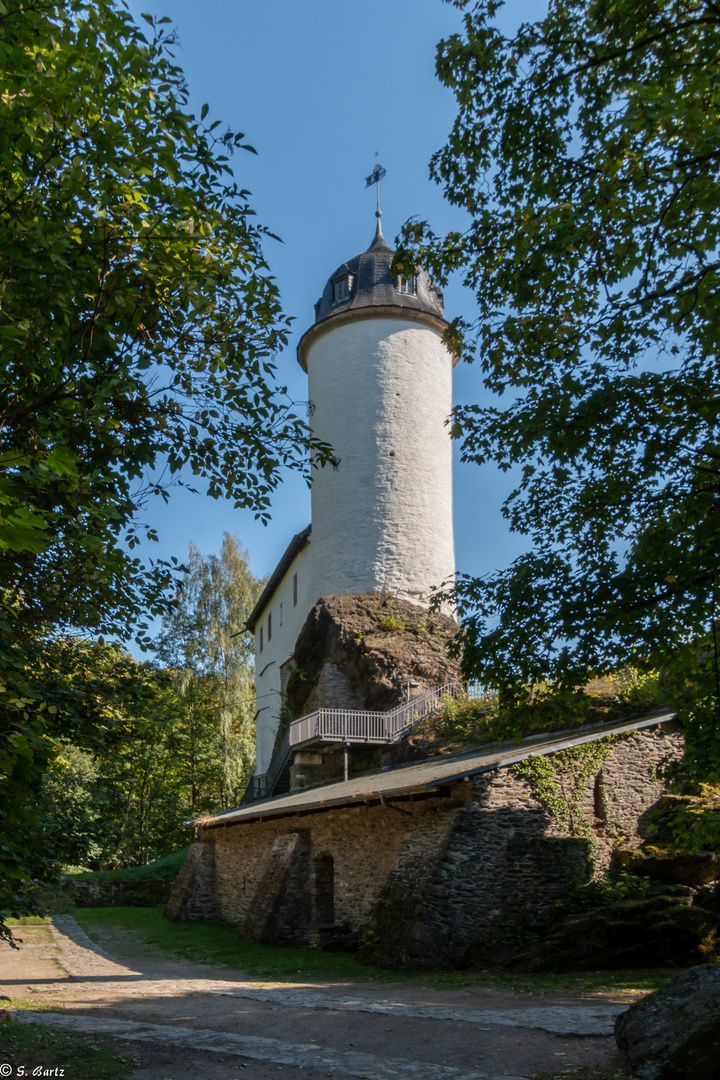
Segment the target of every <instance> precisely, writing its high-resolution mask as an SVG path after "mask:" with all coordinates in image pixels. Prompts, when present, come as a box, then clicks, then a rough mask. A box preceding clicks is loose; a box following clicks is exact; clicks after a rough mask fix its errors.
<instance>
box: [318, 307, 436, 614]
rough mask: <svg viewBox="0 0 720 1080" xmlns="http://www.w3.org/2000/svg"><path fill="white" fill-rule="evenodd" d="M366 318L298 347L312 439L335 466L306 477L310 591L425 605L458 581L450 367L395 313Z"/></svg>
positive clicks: (411, 322) (432, 342)
mask: <svg viewBox="0 0 720 1080" xmlns="http://www.w3.org/2000/svg"><path fill="white" fill-rule="evenodd" d="M368 316H369V317H368ZM368 316H365V317H360V318H357V317H356V318H355V319H352V320H351V321H347V322H343V323H341V324H340V325H337V326H335V327H332V328H327V330H326V331H325V332H324V333H322V334H321V335H320V336H319V337H318V338H317V339H316V340H315V341H313V342H312V343H309V346H308V350H307V370H308V378H309V397H310V402H311V425H312V429H313V434H314V435H315V436H317V438H319V439H322V440H323V441H324V442H328V443H330V445H331V446H332V447H333V452H334V455H335V457H336V458H337V459H338V460H339V464H338V466H337V468H333V467H332V466H330V465H327V466H325V467H324V468H322V469H315V470H314V473H313V482H312V543H311V546H310V550H311V560H312V566H311V574H312V581H313V585H314V589H313V591H314V593H315V594H316V598H317V597H319V596H321V595H324V594H343V593H361V592H372V591H374V590H376V591H379V592H388V591H392V592H394V593H396V594H397V595H398V596H400V597H402V598H404V599H407V600H411V601H413V602H414V603H419V604H426V603H427V602H428V599H429V595H430V593H431V591H432V589H433V588H436V587H438V586H439V585H441V584H442V583H443V581H446V580H447V579H448V578H450V577H451V576H452V575H453V574H454V572H455V555H454V544H453V527H452V455H451V440H450V433H449V428H448V426H447V425H446V420H447V418H448V416H449V414H450V409H451V400H452V367H453V360H452V357H451V355H450V353H449V351H448V350H447V348H446V347H445V345H444V344H443V342H442V338H441V334H440V331H439V330H438V329H435V328H433V327H432V326H430V325H427V324H426V323H424V322H421V321H418V320H417V319H413V318H412V317H411V318H407V317H405V315H404V314H403V313H401V312H398V314H397V316H394V315H393V316H390V317H383V316H379V315H378V314H375V313H373V314H372V315H370V313H369V312H368Z"/></svg>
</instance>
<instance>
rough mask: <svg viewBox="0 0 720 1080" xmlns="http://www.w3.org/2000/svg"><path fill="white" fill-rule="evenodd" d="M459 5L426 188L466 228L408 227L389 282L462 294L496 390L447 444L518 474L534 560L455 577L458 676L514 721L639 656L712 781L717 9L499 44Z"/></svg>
mask: <svg viewBox="0 0 720 1080" xmlns="http://www.w3.org/2000/svg"><path fill="white" fill-rule="evenodd" d="M455 2H456V6H457V7H458V8H460V9H461V10H462V12H463V30H462V32H461V33H458V34H457V35H454V36H452V37H450V38H448V39H447V40H446V41H443V42H441V44H440V46H439V48H438V54H437V71H438V75H439V77H440V79H441V81H442V82H443V83H444V84H445V85H446V86H448V87H450V88H451V89H452V91H453V93H454V94H455V97H456V99H457V105H458V113H457V119H456V121H455V123H454V126H453V129H452V133H451V135H450V138H449V139H448V142H447V145H446V146H444V147H443V148H442V149H441V150H440V151H439V152H438V153H437V154H436V155H435V156H434V158H433V160H432V163H431V173H432V176H433V177H434V178H435V180H436V181H437V182H438V183H440V184H441V185H442V186H443V189H444V192H445V195H446V197H447V198H448V200H449V201H450V202H451V203H453V204H455V205H456V206H458V207H462V208H463V209H464V210H465V211H466V212H467V214H468V215H469V225H468V227H467V229H466V230H465V231H464V232H460V231H458V232H453V233H450V234H448V235H446V236H439V235H436V234H435V233H433V231H432V230H431V228H430V227H429V226H428V224H427V223H424V222H410V223H409V224H408V225H407V226H406V227H405V229H404V235H403V240H404V243H405V246H406V252H405V253H401V254H400V256H398V258H397V267H398V269H399V270H402V268H403V260H405V261H406V262H407V264H408V265H411V264H412V263H413V262H414V261H415V260H418V261H421V262H422V263H423V264H424V265H425V266H426V267H427V268H428V270H430V271H431V273H433V274H434V275H435V277H436V278H437V279H438V280H439V281H440V282H445V281H446V280H447V279H448V277H449V275H450V274H451V273H452V272H453V271H459V272H460V274H461V276H462V279H463V281H464V283H465V285H467V286H468V287H469V288H470V289H472V291H473V293H474V296H475V300H476V304H477V316H476V319H475V320H474V321H462V320H458V321H457V322H456V323H455V324H454V325H453V327H452V328H451V333H450V335H449V336H450V338H451V339H453V340H454V341H455V343H456V344H457V343H458V342H459V341H464V344H465V346H466V349H468V350H470V351H472V349H473V348H476V349H477V352H478V355H479V357H480V365H481V368H482V372H483V375H484V384H485V387H486V389H487V390H488V391H491V392H493V393H494V394H495V395H497V396H496V398H495V400H494V402H492V403H490V404H477V405H471V406H467V407H463V408H459V409H457V410H456V412H455V415H454V434H455V435H456V436H458V437H460V438H461V439H462V453H463V457H464V459H465V460H466V461H475V462H485V461H490V460H493V461H495V462H497V463H498V464H499V465H500V467H501V468H503V469H510V468H511V467H513V466H516V467H521V480H520V484H519V486H518V488H517V490H516V491H515V492H514V494H513V495H512V496H511V497H510V499H509V500H508V502H507V504H506V508H505V510H506V514H507V517H508V519H509V521H510V524H511V526H512V527H513V528H514V529H515V530H517V531H519V532H521V533H524V534H526V535H527V536H528V537H529V538H530V540H531V542H532V550H531V551H530V553H528V554H527V555H525V556H523V557H521V558H519V559H518V560H516V561H515V563H513V565H512V566H511V567H510V568H509V569H508V570H504V571H501V572H494V573H490V574H488V575H487V576H486V577H483V578H481V579H474V580H473V579H468V578H465V579H463V580H462V581H461V582H460V585H459V589H458V595H459V603H460V609H461V612H462V614H463V618H464V638H465V649H466V653H465V655H466V663H467V666H468V669H469V671H470V673H472V674H473V675H475V676H476V677H479V678H480V679H483V680H484V681H486V682H489V683H494V684H495V685H499V686H501V687H502V688H503V691H504V693H505V695H506V700H508V701H509V702H512V701H522V700H525V699H526V695H527V693H528V687H532V686H533V685H537V684H538V683H540V682H541V681H542V680H550V681H551V682H552V684H553V685H554V686H555V687H556V688H558V690H560V689H562V688H565V689H570V688H572V687H576V686H578V685H582V684H583V682H584V681H585V680H586V679H587V678H588V677H589V676H590V675H592V674H595V673H598V672H602V671H608V670H612V669H613V668H615V667H617V666H620V665H623V664H626V663H628V662H637V661H638V658H640V659H642V658H644V659H645V660H646V661H647V662H648V663H655V664H656V665H659V666H660V667H661V669H662V670H664V671H665V672H666V673H667V674H668V677H669V683H670V684H671V689H673V688H674V690H673V692H675V694H676V698H677V700H678V701H681V702H684V704H683V706H682V707H683V714H684V716H685V719H686V720H687V721H688V723H689V727H688V733H689V736H690V753H689V755H688V758H687V760H686V766H690V765H692V763H694V767H696V769H697V770H698V771H699V772H701V773H705V774H707V773H711V774H714V775H718V773H720V752H719V750H718V739H717V738H716V737H715V736H716V734H717V724H718V720H719V719H720V717H719V714H718V709H719V705H720V694H719V693H718V691H719V688H720V680H719V678H718V650H717V622H716V619H717V607H718V597H717V595H716V592H717V589H718V585H719V584H720V582H719V580H718V575H719V569H718V551H719V550H720V528H719V523H720V435H719V432H718V414H719V411H720V392H719V391H720V365H719V364H718V355H719V351H720V350H719V346H720V251H719V249H718V248H719V240H720V217H719V216H718V206H720V77H719V75H718V65H717V58H718V55H720V7H718V6H717V4H715V3H713V2H711V0H650V2H648V3H643V4H636V3H634V2H632V0H593V2H589V3H588V2H585V0H551V3H550V5H549V10H548V14H547V16H546V17H545V18H544V19H542V20H540V21H538V22H534V23H530V24H525V25H523V26H521V27H520V29H519V30H518V31H517V32H516V33H515V34H514V35H512V36H506V35H505V34H503V33H502V32H501V30H500V29H499V26H498V21H497V19H496V16H497V13H498V9H499V7H500V4H499V3H498V2H496V0H480V2H474V0H455ZM691 771H692V769H691Z"/></svg>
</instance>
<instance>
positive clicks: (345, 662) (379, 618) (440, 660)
mask: <svg viewBox="0 0 720 1080" xmlns="http://www.w3.org/2000/svg"><path fill="white" fill-rule="evenodd" d="M457 632H458V627H457V623H456V622H455V621H454V620H453V619H451V618H449V617H448V616H446V615H440V614H430V613H429V612H428V611H427V610H426V609H425V608H421V607H417V606H416V605H415V604H411V603H409V602H408V601H406V600H399V599H397V597H394V596H392V595H388V594H384V595H381V594H378V593H369V594H366V593H364V594H361V595H359V596H325V597H322V599H320V600H319V601H318V602H317V604H316V605H315V607H314V608H313V609H312V611H311V612H310V614H309V615H308V617H307V619H306V621H305V625H304V626H303V628H302V630H301V631H300V635H299V637H298V640H297V644H296V646H295V655H294V661H293V664H292V665H291V670H290V671H289V672H288V676H287V688H286V701H287V704H288V709H289V712H290V713H291V714H292V716H293V717H297V716H302V715H303V713H307V712H310V711H311V710H312V709H315V708H319V707H323V708H332V707H337V708H355V709H381V710H384V709H391V708H392V707H393V706H395V705H398V704H400V703H401V702H402V701H404V700H405V699H406V697H407V686H408V682H409V681H412V682H416V683H419V686H418V687H417V688H414V689H413V691H412V693H413V695H415V694H420V693H422V692H423V690H426V689H429V688H430V687H432V686H438V685H439V684H441V683H444V682H447V681H448V680H450V679H459V678H460V664H459V661H458V660H451V659H450V658H449V657H448V654H447V648H448V643H449V642H450V641H451V640H452V638H454V637H455V635H456V634H457Z"/></svg>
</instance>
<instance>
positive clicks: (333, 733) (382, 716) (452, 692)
mask: <svg viewBox="0 0 720 1080" xmlns="http://www.w3.org/2000/svg"><path fill="white" fill-rule="evenodd" d="M446 695H449V696H450V697H453V698H461V697H469V696H472V695H471V693H469V692H468V687H467V686H466V685H465V684H464V683H461V682H459V681H453V682H446V683H443V685H442V686H435V687H433V689H432V690H428V691H426V692H425V693H424V694H420V695H418V697H415V698H411V700H410V701H406V702H404V703H403V704H402V705H396V706H395V708H394V709H389V710H388V711H387V712H374V711H372V710H369V709H317V710H316V711H315V712H312V713H308V715H307V716H301V717H300V719H299V720H293V722H292V723H291V724H288V726H287V728H286V730H285V734H284V735H283V737H282V741H281V742H280V745H279V746H278V748H277V750H276V751H275V753H274V754H273V758H272V761H271V762H270V765H269V767H268V770H267V772H265V773H259V774H257V775H253V776H251V777H250V782H249V783H248V787H247V791H246V792H245V796H244V797H243V802H244V803H248V802H254V801H255V800H256V799H264V798H267V796H268V795H271V794H272V790H273V788H274V787H275V784H276V782H277V778H278V777H279V775H280V773H281V772H282V770H283V768H284V767H285V765H286V763H287V760H288V758H289V757H290V754H291V752H292V751H293V750H294V749H295V748H296V747H298V746H302V745H303V743H309V742H317V741H319V742H342V743H364V744H374V745H379V746H382V745H388V744H392V743H396V742H400V740H401V739H404V738H405V736H406V735H408V734H409V733H410V732H411V731H412V729H413V728H414V727H416V726H417V725H418V724H419V723H420V721H421V720H424V719H425V717H426V716H429V715H430V713H432V712H434V711H435V709H437V707H438V705H439V704H440V702H441V701H442V699H443V698H444V697H445V696H446Z"/></svg>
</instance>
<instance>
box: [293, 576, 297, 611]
mask: <svg viewBox="0 0 720 1080" xmlns="http://www.w3.org/2000/svg"><path fill="white" fill-rule="evenodd" d="M293 607H297V574H293Z"/></svg>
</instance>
